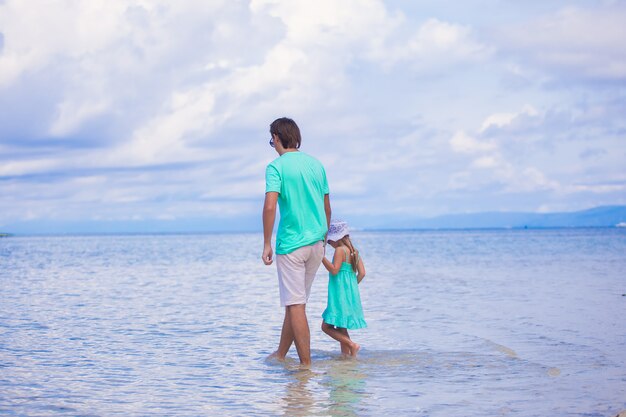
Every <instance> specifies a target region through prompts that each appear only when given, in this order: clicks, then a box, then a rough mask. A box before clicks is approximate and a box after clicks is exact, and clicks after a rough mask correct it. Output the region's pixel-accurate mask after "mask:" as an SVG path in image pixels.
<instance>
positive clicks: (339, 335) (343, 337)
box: [322, 322, 361, 356]
mask: <svg viewBox="0 0 626 417" xmlns="http://www.w3.org/2000/svg"><path fill="white" fill-rule="evenodd" d="M322 331H323V332H324V333H326V334H327V335H329V336H330V337H332V338H333V339H335V340H336V341H338V342H339V343H341V347H342V349H341V351H342V352H344V347H343V346H344V345H346V346H347V347H348V349H347V351H348V352H347V353H348V354H349V355H350V356H356V354H357V352H358V351H359V349H360V348H361V346H359V345H358V344H356V343H354V342H353V341H352V340H351V339H350V337H349V336H347V334H348V330H346V329H341V330H338V329H336V328H335V327H334V326H331V325H330V324H328V323H326V322H322ZM344 331H345V333H344Z"/></svg>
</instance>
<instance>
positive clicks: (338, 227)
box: [326, 220, 349, 242]
mask: <svg viewBox="0 0 626 417" xmlns="http://www.w3.org/2000/svg"><path fill="white" fill-rule="evenodd" d="M348 233H349V230H348V223H346V222H344V221H343V220H332V221H331V222H330V227H329V228H328V235H326V240H332V241H333V242H337V241H338V240H339V239H341V238H342V237H344V236H346V235H348Z"/></svg>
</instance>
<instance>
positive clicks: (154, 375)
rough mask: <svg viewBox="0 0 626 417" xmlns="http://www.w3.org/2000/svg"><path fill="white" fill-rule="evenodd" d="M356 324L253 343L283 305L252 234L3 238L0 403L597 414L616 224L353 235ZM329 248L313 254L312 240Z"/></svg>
mask: <svg viewBox="0 0 626 417" xmlns="http://www.w3.org/2000/svg"><path fill="white" fill-rule="evenodd" d="M353 238H354V241H355V243H356V244H357V247H359V248H360V250H361V252H362V254H363V258H364V260H365V263H366V266H367V270H368V275H367V277H366V278H365V280H364V281H363V283H362V285H361V286H360V288H361V296H362V300H363V306H364V310H365V316H366V320H367V321H368V324H369V327H368V328H367V329H364V330H359V331H354V332H351V334H352V337H353V338H354V339H355V340H356V341H357V342H358V343H360V344H361V346H362V349H361V352H360V354H359V357H358V358H357V359H356V360H352V359H345V358H342V357H341V356H340V354H339V349H338V345H337V343H336V342H334V341H332V340H331V339H329V338H328V337H327V336H326V335H324V334H323V333H322V332H321V330H320V329H319V325H320V323H321V322H320V320H321V319H320V316H321V313H322V311H323V309H324V307H325V301H326V284H327V274H326V273H324V272H323V271H322V269H323V267H322V269H320V271H319V273H318V276H317V278H316V282H315V284H314V286H313V295H312V297H311V299H310V301H309V304H308V305H307V312H308V316H309V321H310V327H311V333H312V335H311V339H312V342H311V343H312V353H313V362H314V363H313V366H312V368H311V369H310V370H303V369H300V367H299V366H298V365H297V360H296V359H297V355H296V353H295V348H292V351H291V353H290V357H289V359H288V361H287V363H278V362H275V361H271V360H266V357H267V356H268V355H269V354H270V353H271V352H272V351H273V350H274V349H275V348H276V345H277V342H278V338H279V334H280V328H281V324H282V317H283V311H282V309H281V308H280V306H279V303H278V287H277V281H276V280H277V279H276V271H275V266H274V265H273V266H271V267H266V266H264V265H263V264H262V262H261V261H260V250H261V242H262V238H261V236H260V235H259V234H207V235H122V236H50V237H14V238H7V239H0V415H7V416H58V415H64V416H65V415H67V416H139V415H152V416H196V415H220V416H240V415H259V416H275V415H284V416H308V415H314V416H379V415H382V414H388V415H395V416H451V415H463V416H481V417H484V416H549V415H558V416H614V415H616V414H617V413H618V412H619V411H622V410H626V320H624V317H626V296H623V294H626V231H625V230H620V229H572V230H569V229H559V230H509V231H507V230H483V231H419V232H358V233H354V236H353ZM330 255H331V254H330V253H329V254H328V256H330Z"/></svg>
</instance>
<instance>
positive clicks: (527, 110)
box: [480, 104, 539, 133]
mask: <svg viewBox="0 0 626 417" xmlns="http://www.w3.org/2000/svg"><path fill="white" fill-rule="evenodd" d="M538 114H539V112H538V111H537V110H536V109H535V108H534V107H533V106H531V105H528V104H527V105H525V106H524V108H523V109H522V110H521V111H520V112H518V113H494V114H492V115H490V116H488V117H487V118H486V119H485V121H484V122H483V124H482V126H481V127H480V133H484V132H485V131H486V130H487V129H489V128H490V127H499V128H501V127H504V126H508V125H510V124H511V123H512V122H513V121H514V120H515V119H517V118H518V117H520V116H531V117H532V116H537V115H538Z"/></svg>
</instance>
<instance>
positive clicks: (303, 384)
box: [280, 357, 366, 417]
mask: <svg viewBox="0 0 626 417" xmlns="http://www.w3.org/2000/svg"><path fill="white" fill-rule="evenodd" d="M285 370H286V371H287V383H286V385H285V392H284V395H283V396H282V397H281V398H280V401H281V410H282V415H284V416H296V417H298V416H310V415H330V416H335V417H352V416H358V415H360V414H361V413H360V412H359V410H362V407H361V406H360V404H361V402H362V400H363V399H364V397H365V395H366V390H365V385H366V382H365V381H366V373H365V372H364V369H363V366H362V364H360V363H359V361H358V360H354V359H344V358H341V357H333V358H330V359H324V360H320V361H317V362H314V365H313V368H312V369H299V368H298V367H296V366H292V365H290V364H285Z"/></svg>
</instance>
